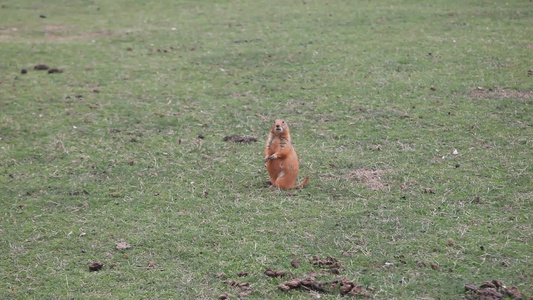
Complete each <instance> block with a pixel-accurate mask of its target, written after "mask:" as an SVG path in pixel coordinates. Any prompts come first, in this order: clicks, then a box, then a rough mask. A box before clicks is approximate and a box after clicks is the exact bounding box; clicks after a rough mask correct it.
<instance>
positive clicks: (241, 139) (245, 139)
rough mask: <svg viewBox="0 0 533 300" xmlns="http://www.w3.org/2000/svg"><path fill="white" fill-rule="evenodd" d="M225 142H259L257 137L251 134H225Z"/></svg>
mask: <svg viewBox="0 0 533 300" xmlns="http://www.w3.org/2000/svg"><path fill="white" fill-rule="evenodd" d="M224 141H225V142H228V141H230V142H234V143H243V144H250V143H255V142H257V139H256V138H254V137H249V136H238V135H231V136H225V137H224Z"/></svg>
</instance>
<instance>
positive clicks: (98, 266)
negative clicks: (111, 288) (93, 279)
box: [89, 261, 104, 272]
mask: <svg viewBox="0 0 533 300" xmlns="http://www.w3.org/2000/svg"><path fill="white" fill-rule="evenodd" d="M103 266H104V263H102V262H99V261H95V262H93V263H91V264H90V265H89V271H91V272H95V271H100V269H102V267H103Z"/></svg>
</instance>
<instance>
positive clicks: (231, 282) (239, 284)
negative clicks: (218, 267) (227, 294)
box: [224, 279, 250, 288]
mask: <svg viewBox="0 0 533 300" xmlns="http://www.w3.org/2000/svg"><path fill="white" fill-rule="evenodd" d="M224 283H226V284H229V285H231V286H233V287H240V288H242V287H245V286H250V283H249V282H240V281H237V280H233V279H228V280H226V281H225V282H224Z"/></svg>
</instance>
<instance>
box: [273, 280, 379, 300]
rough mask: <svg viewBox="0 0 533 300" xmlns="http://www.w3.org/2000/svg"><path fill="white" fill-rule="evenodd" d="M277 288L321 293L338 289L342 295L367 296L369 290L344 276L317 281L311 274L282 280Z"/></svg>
mask: <svg viewBox="0 0 533 300" xmlns="http://www.w3.org/2000/svg"><path fill="white" fill-rule="evenodd" d="M278 289H279V290H280V291H283V292H289V291H291V290H303V291H308V292H310V291H314V292H321V293H325V292H335V291H338V292H339V293H340V294H341V295H342V296H346V295H348V296H368V295H369V291H371V290H369V289H365V288H363V286H362V285H360V284H355V283H354V282H353V281H351V280H349V279H346V278H340V279H335V280H331V281H318V280H316V279H315V278H314V277H312V276H311V277H306V278H294V279H291V280H287V281H284V282H282V283H280V284H279V285H278Z"/></svg>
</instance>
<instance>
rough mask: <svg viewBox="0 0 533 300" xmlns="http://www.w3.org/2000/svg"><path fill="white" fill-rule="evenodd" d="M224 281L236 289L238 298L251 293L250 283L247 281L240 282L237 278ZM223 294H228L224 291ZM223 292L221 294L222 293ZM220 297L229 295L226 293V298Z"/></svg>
mask: <svg viewBox="0 0 533 300" xmlns="http://www.w3.org/2000/svg"><path fill="white" fill-rule="evenodd" d="M225 283H226V284H229V285H231V286H232V287H233V288H234V289H236V290H237V291H238V293H239V295H238V297H239V298H243V297H245V296H248V295H250V294H251V293H252V289H250V283H248V282H240V281H237V280H232V279H229V280H226V281H225ZM224 294H226V295H228V293H224ZM224 294H222V295H224ZM222 295H221V296H222ZM220 299H229V295H228V298H220Z"/></svg>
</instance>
